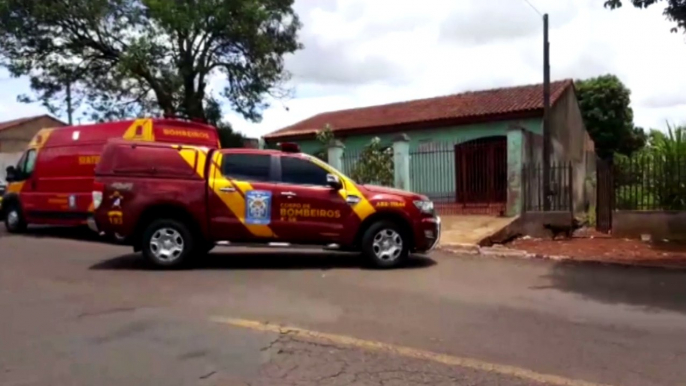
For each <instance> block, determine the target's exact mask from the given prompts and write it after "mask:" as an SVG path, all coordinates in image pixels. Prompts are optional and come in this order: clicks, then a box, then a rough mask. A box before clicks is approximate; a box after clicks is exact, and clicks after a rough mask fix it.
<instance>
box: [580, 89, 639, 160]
mask: <svg viewBox="0 0 686 386" xmlns="http://www.w3.org/2000/svg"><path fill="white" fill-rule="evenodd" d="M575 85H576V93H577V98H578V100H579V108H580V109H581V115H582V117H583V120H584V124H585V125H586V130H588V133H589V135H590V136H591V138H593V141H594V142H595V146H596V153H597V154H598V156H600V157H601V158H607V157H610V156H612V155H613V154H614V153H620V154H626V155H629V154H631V153H633V152H634V151H636V150H638V149H641V148H643V146H645V142H646V134H645V132H643V129H641V128H639V127H635V126H634V113H633V110H632V109H631V107H630V104H631V91H629V89H628V88H627V87H626V86H625V85H624V84H623V83H622V82H621V81H620V80H619V78H617V77H616V76H615V75H603V76H599V77H596V78H591V79H587V80H579V81H576V83H575Z"/></svg>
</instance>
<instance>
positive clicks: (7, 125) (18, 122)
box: [0, 114, 67, 131]
mask: <svg viewBox="0 0 686 386" xmlns="http://www.w3.org/2000/svg"><path fill="white" fill-rule="evenodd" d="M43 117H47V118H52V119H54V120H55V121H57V122H60V123H61V124H63V125H65V126H66V125H67V124H66V123H64V122H62V121H60V120H59V119H57V118H55V117H52V116H50V115H48V114H43V115H36V116H33V117H26V118H19V119H13V120H11V121H5V122H0V131H2V130H7V129H11V128H13V127H16V126H19V125H21V124H23V123H26V122H31V121H34V120H36V119H40V118H43Z"/></svg>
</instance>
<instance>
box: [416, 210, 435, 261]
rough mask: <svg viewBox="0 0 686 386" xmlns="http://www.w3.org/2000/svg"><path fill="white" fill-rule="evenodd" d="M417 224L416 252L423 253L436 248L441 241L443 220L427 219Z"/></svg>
mask: <svg viewBox="0 0 686 386" xmlns="http://www.w3.org/2000/svg"><path fill="white" fill-rule="evenodd" d="M415 224H416V225H415V241H416V243H415V251H416V252H420V253H422V252H428V251H431V250H433V249H434V248H436V246H437V245H438V242H439V241H440V239H441V218H440V217H439V216H435V217H425V218H422V219H421V220H420V221H417V222H416V223H415Z"/></svg>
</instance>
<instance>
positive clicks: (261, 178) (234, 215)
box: [208, 150, 275, 242]
mask: <svg viewBox="0 0 686 386" xmlns="http://www.w3.org/2000/svg"><path fill="white" fill-rule="evenodd" d="M209 170H210V175H209V185H210V194H209V199H208V205H209V208H208V210H209V214H210V230H211V233H212V237H213V238H214V239H215V240H229V241H233V242H244V241H273V239H274V238H275V235H274V232H273V230H272V228H271V225H272V224H271V220H272V215H273V212H272V205H273V196H274V192H273V189H274V183H273V181H274V176H275V174H274V173H275V171H274V168H273V166H272V156H271V155H269V154H250V153H245V152H236V151H235V150H233V151H226V150H224V151H217V152H215V153H214V154H213V156H212V164H211V166H210V169H209Z"/></svg>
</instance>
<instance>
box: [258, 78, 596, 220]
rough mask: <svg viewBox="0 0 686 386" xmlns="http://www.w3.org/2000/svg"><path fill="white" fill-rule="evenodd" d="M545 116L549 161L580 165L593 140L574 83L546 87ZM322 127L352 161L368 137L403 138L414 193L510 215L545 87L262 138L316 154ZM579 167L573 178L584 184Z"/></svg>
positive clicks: (534, 155)
mask: <svg viewBox="0 0 686 386" xmlns="http://www.w3.org/2000/svg"><path fill="white" fill-rule="evenodd" d="M550 118H551V121H550V122H551V142H552V157H553V159H554V160H564V161H569V162H575V163H578V164H585V163H586V159H587V157H588V153H589V152H591V153H592V151H593V150H592V147H593V145H592V143H593V142H592V141H591V140H590V137H589V136H588V133H587V132H586V129H585V127H584V124H583V120H582V116H581V112H580V110H579V106H578V103H577V98H576V94H575V89H574V83H573V81H572V80H562V81H556V82H552V83H551V117H550ZM327 124H328V125H330V127H331V128H332V131H333V133H334V136H335V137H336V139H338V140H340V141H341V142H342V143H343V144H344V146H345V154H344V158H345V157H346V156H347V155H351V157H354V156H353V155H354V154H355V153H357V152H359V151H360V150H361V149H362V148H363V147H364V146H365V145H366V144H367V143H369V141H370V140H371V139H372V138H373V137H379V138H380V139H381V141H382V142H383V143H387V144H389V145H390V143H391V142H392V140H393V138H394V137H395V136H397V135H398V134H399V133H404V134H407V136H409V146H410V162H409V163H410V181H411V184H410V186H411V189H412V190H413V191H416V192H420V193H424V194H426V195H428V196H429V197H431V198H432V199H434V201H436V202H442V203H445V204H452V203H455V204H460V205H462V206H463V207H464V206H471V207H483V208H486V209H485V210H486V211H487V212H488V213H498V212H501V211H503V210H504V208H505V207H506V206H507V208H508V212H512V213H518V212H519V210H520V209H519V208H520V207H521V197H518V196H520V194H519V193H521V185H522V184H521V171H522V167H523V165H524V164H533V163H539V162H541V160H542V148H543V138H542V133H543V85H542V84H535V85H526V86H518V87H508V88H498V89H492V90H483V91H471V92H465V93H460V94H454V95H448V96H442V97H435V98H428V99H420V100H413V101H407V102H399V103H391V104H385V105H379V106H370V107H363V108H356V109H348V110H340V111H332V112H326V113H322V114H318V115H315V116H313V117H311V118H308V119H305V120H303V121H301V122H298V123H295V124H293V125H291V126H288V127H285V128H283V129H280V130H277V131H275V132H273V133H270V134H268V135H266V136H265V137H264V140H265V143H266V144H267V145H268V146H269V145H272V146H273V145H275V144H276V143H278V142H296V143H298V144H300V147H301V149H302V150H303V151H304V152H307V153H311V154H315V153H317V152H319V151H321V149H322V144H321V143H319V142H318V141H317V140H316V138H315V135H316V133H317V132H318V131H319V130H322V129H323V128H324V127H325V125H327ZM353 161H354V160H353ZM344 164H345V163H344ZM345 169H347V168H345ZM579 169H580V170H581V169H582V168H579ZM583 170H584V172H583V173H582V172H579V175H575V178H580V179H581V181H583V180H584V177H585V173H586V172H585V168H583ZM344 171H348V170H344ZM581 185H583V184H579V186H581ZM517 189H519V191H516V190H517ZM579 199H581V198H579ZM579 205H581V203H579Z"/></svg>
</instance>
